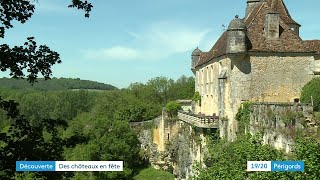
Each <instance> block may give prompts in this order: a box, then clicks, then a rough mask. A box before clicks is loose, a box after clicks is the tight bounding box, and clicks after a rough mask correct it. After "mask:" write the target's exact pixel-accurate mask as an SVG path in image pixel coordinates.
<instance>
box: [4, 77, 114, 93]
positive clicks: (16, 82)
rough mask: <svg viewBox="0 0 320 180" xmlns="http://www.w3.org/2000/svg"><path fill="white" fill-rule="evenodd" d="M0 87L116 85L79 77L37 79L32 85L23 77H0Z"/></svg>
mask: <svg viewBox="0 0 320 180" xmlns="http://www.w3.org/2000/svg"><path fill="white" fill-rule="evenodd" d="M0 88H10V89H35V90H45V91H46V90H67V89H94V90H112V89H116V87H114V86H112V85H110V84H104V83H100V82H96V81H89V80H81V79H79V78H77V79H72V78H52V79H51V80H46V81H45V80H44V79H42V78H40V79H38V82H36V83H35V84H34V85H31V84H30V83H28V81H27V80H25V79H13V78H0Z"/></svg>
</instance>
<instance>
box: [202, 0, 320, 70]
mask: <svg viewBox="0 0 320 180" xmlns="http://www.w3.org/2000/svg"><path fill="white" fill-rule="evenodd" d="M269 12H277V13H279V15H280V26H281V28H282V30H283V31H281V34H280V37H279V39H278V40H272V41H269V40H267V39H266V38H265V35H264V24H265V16H266V14H267V13H269ZM244 22H245V24H246V26H247V37H248V42H249V43H248V44H249V45H248V50H249V51H251V52H314V51H317V52H318V53H319V52H320V41H302V39H301V38H300V37H299V35H297V34H296V33H295V31H293V30H291V28H290V27H289V24H296V25H298V26H300V25H299V24H298V23H297V22H295V21H294V20H293V19H292V18H291V16H290V14H289V11H288V9H287V8H286V6H285V4H284V2H283V0H267V1H266V2H264V3H262V4H261V5H260V6H258V7H256V8H254V9H253V10H252V12H251V13H250V15H249V16H248V17H247V18H246V19H244ZM227 37H228V35H227V31H225V32H224V33H223V34H222V35H221V37H220V38H219V39H218V41H217V42H216V43H215V45H214V46H213V47H212V48H211V50H210V51H209V52H205V53H202V54H201V56H200V61H199V62H198V64H197V66H200V65H202V64H205V63H207V62H209V61H210V60H212V59H214V58H217V57H220V56H223V55H225V54H226V49H227Z"/></svg>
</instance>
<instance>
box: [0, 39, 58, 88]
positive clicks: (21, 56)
mask: <svg viewBox="0 0 320 180" xmlns="http://www.w3.org/2000/svg"><path fill="white" fill-rule="evenodd" d="M56 63H61V60H60V55H59V54H58V53H57V52H55V51H52V50H50V48H49V47H48V46H46V45H40V46H39V48H37V43H36V42H35V41H34V38H33V37H29V38H28V41H27V42H25V43H24V46H15V47H14V48H10V47H9V45H7V44H3V45H0V70H1V71H3V72H4V71H7V70H10V76H12V77H13V78H25V77H27V79H28V81H29V82H30V83H34V82H36V79H37V77H38V73H41V74H42V75H43V76H44V78H45V79H50V76H51V75H52V71H51V66H52V65H54V64H56ZM24 70H27V72H28V75H27V76H26V75H25V74H24Z"/></svg>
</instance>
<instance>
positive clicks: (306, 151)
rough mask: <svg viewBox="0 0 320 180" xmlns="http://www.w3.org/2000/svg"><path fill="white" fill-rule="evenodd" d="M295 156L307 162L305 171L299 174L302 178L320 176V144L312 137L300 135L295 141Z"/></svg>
mask: <svg viewBox="0 0 320 180" xmlns="http://www.w3.org/2000/svg"><path fill="white" fill-rule="evenodd" d="M294 146H295V149H294V152H295V156H296V159H298V160H303V161H304V162H305V167H304V169H305V173H304V174H299V177H300V178H301V179H317V178H319V177H320V168H319V165H320V144H319V143H318V142H316V140H315V139H313V138H310V137H303V136H301V137H299V138H298V139H297V140H296V143H295V145H294Z"/></svg>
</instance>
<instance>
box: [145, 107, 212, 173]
mask: <svg viewBox="0 0 320 180" xmlns="http://www.w3.org/2000/svg"><path fill="white" fill-rule="evenodd" d="M152 123H153V124H152V126H148V128H150V127H152V128H151V129H143V130H141V131H140V133H139V140H140V142H141V148H142V149H143V150H144V152H145V156H146V158H147V159H148V160H149V162H150V164H151V166H152V167H154V168H156V169H161V170H164V171H168V172H170V173H172V174H174V175H175V176H176V178H177V179H189V178H191V177H192V176H193V175H194V174H195V172H194V170H193V167H194V166H195V165H196V162H199V163H200V164H202V165H203V162H204V157H205V154H206V151H207V148H206V138H205V134H206V133H208V131H207V130H203V129H202V128H196V127H194V126H192V125H191V124H188V123H185V122H183V121H180V120H178V119H169V118H168V117H167V116H166V114H165V113H163V116H162V117H161V118H160V117H159V118H157V119H155V120H154V121H153V122H152Z"/></svg>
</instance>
